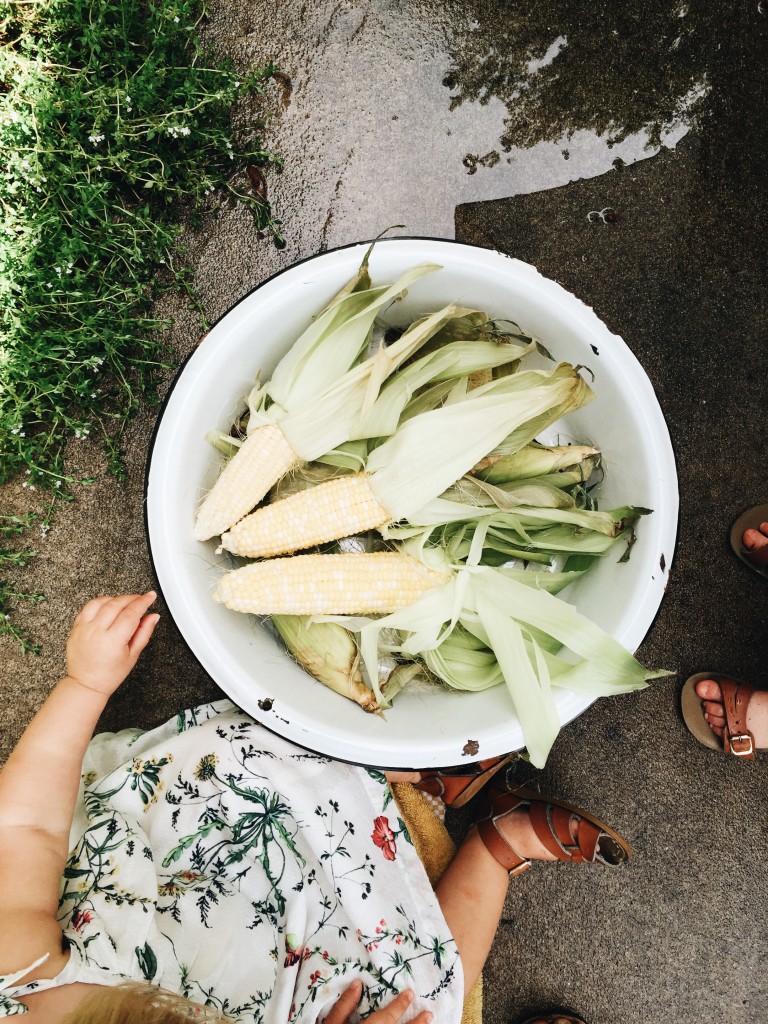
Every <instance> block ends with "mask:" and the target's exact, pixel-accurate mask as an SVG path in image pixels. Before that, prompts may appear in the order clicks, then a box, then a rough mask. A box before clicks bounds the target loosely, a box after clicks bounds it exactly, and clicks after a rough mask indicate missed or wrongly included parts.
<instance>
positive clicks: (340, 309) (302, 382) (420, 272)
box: [248, 263, 440, 432]
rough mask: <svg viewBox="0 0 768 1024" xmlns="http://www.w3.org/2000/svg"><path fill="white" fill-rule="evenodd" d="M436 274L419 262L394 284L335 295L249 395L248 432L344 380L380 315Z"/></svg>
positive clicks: (362, 352)
mask: <svg viewBox="0 0 768 1024" xmlns="http://www.w3.org/2000/svg"><path fill="white" fill-rule="evenodd" d="M439 269H440V267H439V266H438V265H437V264H435V263H422V264H419V265H418V266H416V267H412V268H411V269H410V270H407V271H406V272H405V273H404V274H402V275H401V276H400V277H399V278H398V280H397V281H395V283H394V284H392V285H387V286H382V287H379V288H369V289H367V290H365V291H355V290H353V291H352V292H351V293H350V294H348V295H345V296H343V297H342V298H339V297H338V296H337V298H336V300H334V301H333V302H332V304H330V305H329V306H327V307H326V308H325V310H324V311H323V312H322V313H321V314H320V315H319V316H318V318H317V319H316V320H315V321H314V322H313V323H311V324H310V325H309V327H307V328H306V330H305V331H304V332H303V333H302V334H301V336H300V337H299V338H298V339H297V340H296V341H295V342H294V343H293V345H291V347H290V348H289V349H288V351H287V352H286V354H285V355H284V356H283V358H282V359H281V360H280V362H279V363H278V364H277V366H276V367H275V369H274V371H273V373H272V376H271V377H270V379H269V380H268V381H267V383H266V384H264V385H262V386H260V387H259V386H257V387H256V388H254V390H253V391H252V392H251V394H250V395H249V397H248V407H249V410H250V417H249V420H248V430H249V432H250V431H253V430H255V429H256V427H258V426H259V425H260V424H262V423H264V422H265V421H267V422H269V421H275V420H279V419H281V418H282V417H283V416H284V415H286V414H287V413H289V412H292V411H294V410H299V409H302V408H304V406H305V405H306V404H307V403H308V402H311V401H312V400H313V399H315V398H317V396H318V395H320V394H322V393H323V392H324V391H325V390H326V389H327V388H330V387H331V386H332V385H333V384H334V383H335V382H336V381H338V380H339V378H341V377H343V376H344V374H346V373H347V372H348V371H349V370H350V369H351V368H352V367H354V366H355V365H356V364H357V363H358V362H359V361H360V359H361V358H362V357H363V356H364V355H365V353H366V351H367V349H368V342H369V340H370V335H371V330H372V329H373V323H374V320H375V319H376V316H377V315H378V313H379V311H380V310H381V309H382V308H383V307H384V306H386V305H387V304H388V303H389V302H391V301H392V300H393V299H396V298H397V297H398V296H399V295H401V294H402V293H403V292H404V291H405V290H406V289H407V288H408V287H409V286H410V285H411V284H413V282H414V281H417V280H418V279H419V278H421V277H423V276H424V275H425V274H429V273H432V272H433V271H435V270H439ZM340 294H341V293H340Z"/></svg>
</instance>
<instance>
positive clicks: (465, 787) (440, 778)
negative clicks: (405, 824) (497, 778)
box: [414, 754, 514, 807]
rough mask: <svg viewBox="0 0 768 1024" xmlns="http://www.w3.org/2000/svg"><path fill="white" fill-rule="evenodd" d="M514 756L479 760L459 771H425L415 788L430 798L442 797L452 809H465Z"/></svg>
mask: <svg viewBox="0 0 768 1024" xmlns="http://www.w3.org/2000/svg"><path fill="white" fill-rule="evenodd" d="M513 757H514V754H504V755H503V756H502V757H491V758H488V759H487V760H486V761H478V762H477V763H476V764H474V765H471V766H470V765H467V766H466V767H465V766H464V765H461V766H460V767H457V768H443V769H442V770H441V771H436V772H422V773H421V780H420V781H419V782H415V783H414V788H415V789H419V790H421V792H422V793H428V794H429V796H436V797H440V799H441V800H444V801H445V803H446V804H447V805H448V807H463V806H464V804H466V803H468V802H469V801H470V800H471V799H472V797H473V796H475V795H476V794H477V793H479V792H480V790H481V789H482V788H483V786H485V785H486V784H487V783H488V782H490V781H491V779H492V778H493V777H494V775H495V774H496V772H498V771H501V769H502V768H504V767H505V766H506V765H508V764H509V762H510V761H511V760H512V758H513Z"/></svg>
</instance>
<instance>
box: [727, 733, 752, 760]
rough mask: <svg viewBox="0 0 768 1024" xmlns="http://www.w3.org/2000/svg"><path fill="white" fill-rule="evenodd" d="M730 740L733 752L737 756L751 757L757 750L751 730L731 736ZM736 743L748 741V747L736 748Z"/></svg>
mask: <svg viewBox="0 0 768 1024" xmlns="http://www.w3.org/2000/svg"><path fill="white" fill-rule="evenodd" d="M728 742H729V744H730V746H731V753H732V754H734V755H735V756H736V757H751V756H752V754H754V752H755V747H754V744H753V742H752V734H751V733H749V732H745V733H742V735H741V736H729V737H728ZM736 743H746V747H745V748H744V749H743V750H736V747H735V744H736Z"/></svg>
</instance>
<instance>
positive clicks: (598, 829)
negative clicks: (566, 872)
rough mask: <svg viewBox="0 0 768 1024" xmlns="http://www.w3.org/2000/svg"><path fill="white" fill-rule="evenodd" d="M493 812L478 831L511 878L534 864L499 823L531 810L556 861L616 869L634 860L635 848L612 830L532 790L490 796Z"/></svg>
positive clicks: (538, 832)
mask: <svg viewBox="0 0 768 1024" xmlns="http://www.w3.org/2000/svg"><path fill="white" fill-rule="evenodd" d="M490 799H491V811H490V813H489V814H488V816H487V817H486V818H483V819H482V820H481V821H479V822H478V823H477V831H478V834H479V836H480V838H481V839H482V841H483V843H484V844H485V846H486V848H487V849H488V851H489V852H490V853H491V854H492V855H493V856H494V857H495V858H496V860H497V861H498V862H499V864H501V865H502V867H505V868H506V869H507V871H509V873H510V875H519V874H522V872H523V871H527V870H528V868H529V867H530V866H531V861H530V860H529V859H528V858H526V857H521V856H520V854H519V853H518V852H517V851H516V850H515V849H513V847H512V846H511V845H510V844H509V843H508V842H507V840H506V839H505V838H504V836H503V835H502V834H501V831H500V829H499V828H498V826H497V824H496V822H497V821H498V820H499V818H503V817H504V815H505V814H509V813H510V812H511V811H515V810H517V809H518V808H519V807H528V808H529V809H530V810H529V814H530V816H531V825H533V830H534V832H535V833H536V836H537V838H538V840H539V842H540V843H541V844H542V846H544V847H546V849H547V850H548V851H549V852H550V853H551V854H552V855H553V856H554V857H555V859H556V860H564V861H570V862H571V863H573V864H584V863H588V864H594V863H595V862H599V863H601V864H606V865H607V866H609V867H617V866H618V865H619V864H623V863H624V862H625V861H627V860H629V858H630V857H631V856H632V847H631V846H630V845H629V843H628V842H627V841H626V839H624V838H623V837H622V836H620V835H619V833H618V832H615V831H614V830H613V829H612V828H609V827H608V825H606V824H605V823H604V822H602V821H600V819H599V818H595V817H594V815H592V814H590V813H589V812H588V811H584V810H582V809H581V808H580V807H575V806H574V805H573V804H568V803H565V801H563V800H553V799H550V798H549V797H545V796H541V795H540V794H539V793H536V792H534V791H533V790H530V789H523V788H518V789H509V790H507V791H505V792H502V791H500V790H497V791H494V792H492V793H491V798H490ZM574 820H575V822H576V838H575V839H574V838H573V837H572V835H571V825H572V823H573V822H574Z"/></svg>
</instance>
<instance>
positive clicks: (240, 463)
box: [194, 423, 296, 541]
mask: <svg viewBox="0 0 768 1024" xmlns="http://www.w3.org/2000/svg"><path fill="white" fill-rule="evenodd" d="M295 462H296V454H295V452H294V451H293V449H292V448H291V446H290V445H289V444H288V442H287V441H286V439H285V435H284V434H283V432H282V430H281V429H280V427H279V426H278V425H277V424H276V423H267V424H264V425H263V426H261V427H259V429H258V430H255V431H254V432H253V433H252V434H249V435H248V437H247V438H246V440H245V442H244V443H243V444H242V445H241V446H240V448H238V450H237V453H236V454H235V455H234V456H233V457H232V458H231V459H230V460H229V462H228V463H227V464H226V465H225V467H224V470H223V471H222V473H221V475H220V476H219V478H218V480H217V481H216V483H215V484H214V485H213V488H212V489H211V491H210V493H209V494H208V496H207V497H206V499H205V501H204V502H203V504H202V505H201V506H200V509H199V511H198V513H197V519H196V522H195V531H194V533H195V540H201V541H202V540H208V539H209V538H210V537H215V536H216V535H217V534H220V533H222V532H223V531H224V530H226V529H228V528H229V527H230V526H231V525H232V524H233V523H236V522H237V521H238V520H239V519H242V518H243V516H245V515H247V514H248V513H249V512H250V510H251V509H252V508H253V507H254V506H255V505H257V504H258V503H259V502H260V501H261V499H262V498H263V497H264V495H265V494H266V493H267V491H268V490H269V488H270V487H271V486H272V485H273V484H274V482H275V481H276V480H279V479H280V477H281V476H283V474H284V473H287V472H288V470H289V469H290V468H291V466H292V465H294V463H295Z"/></svg>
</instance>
